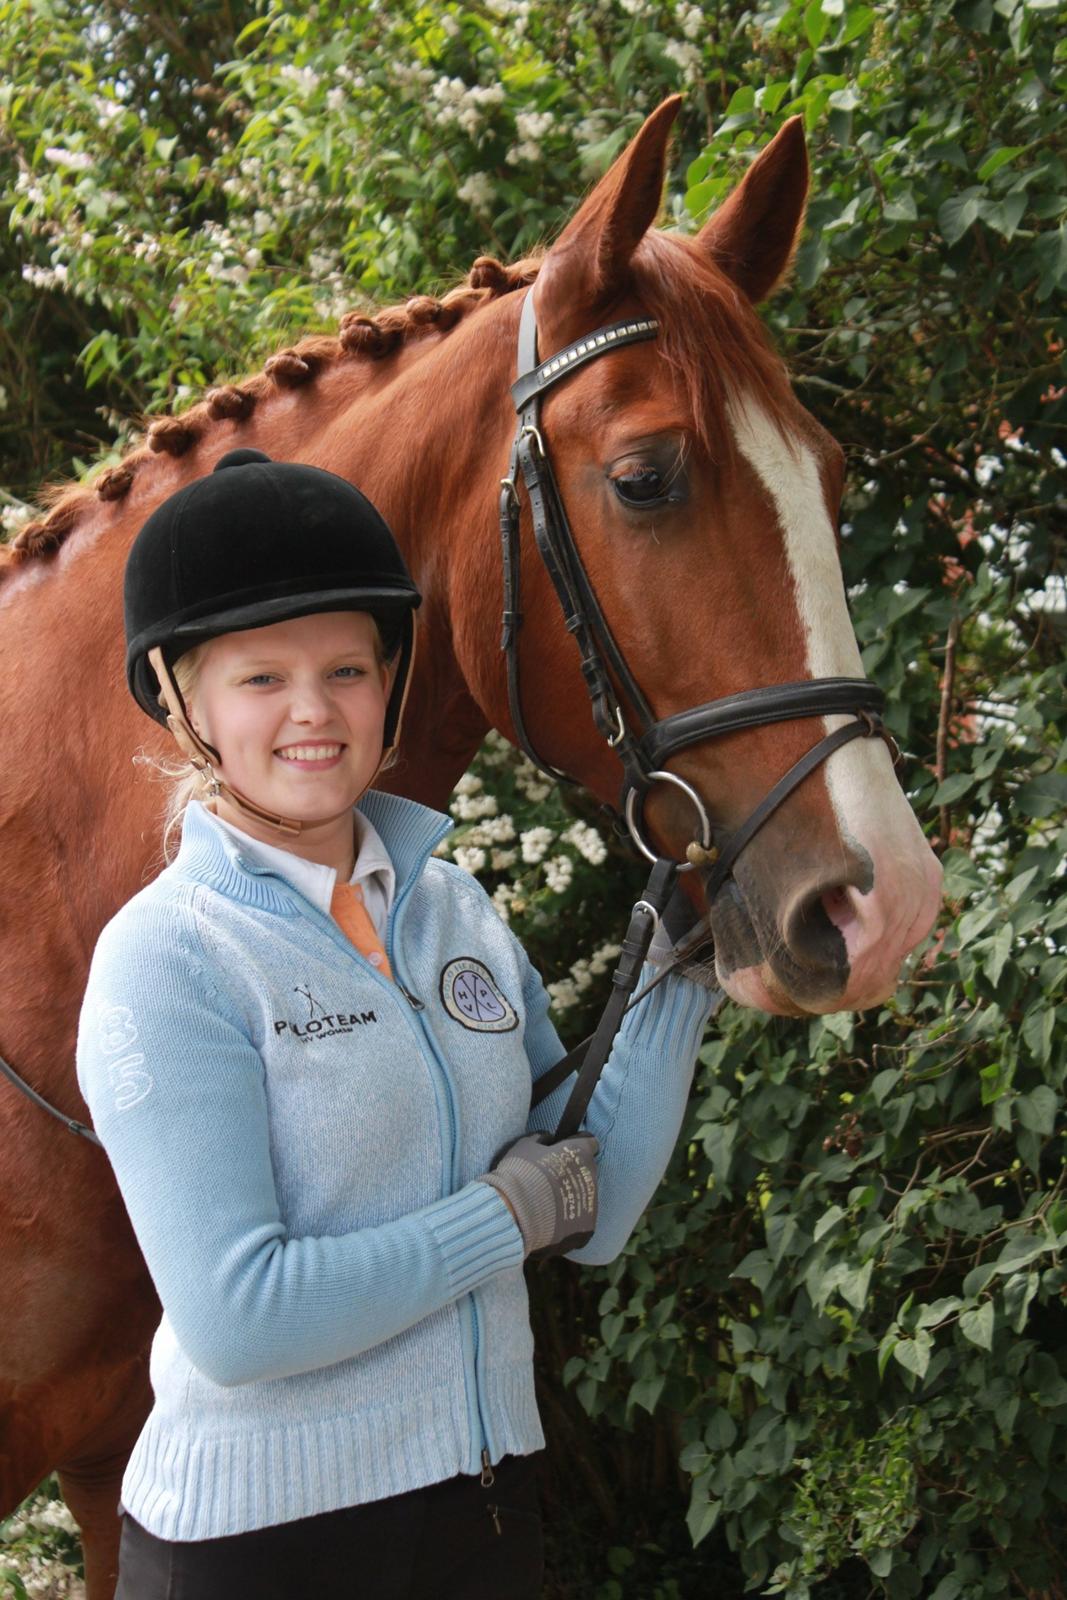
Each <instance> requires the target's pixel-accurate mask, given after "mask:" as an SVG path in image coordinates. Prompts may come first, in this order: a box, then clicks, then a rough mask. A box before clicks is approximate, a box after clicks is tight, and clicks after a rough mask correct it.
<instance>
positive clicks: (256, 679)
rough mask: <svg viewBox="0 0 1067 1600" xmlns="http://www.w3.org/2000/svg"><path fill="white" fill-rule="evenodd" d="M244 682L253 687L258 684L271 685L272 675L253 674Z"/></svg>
mask: <svg viewBox="0 0 1067 1600" xmlns="http://www.w3.org/2000/svg"><path fill="white" fill-rule="evenodd" d="M245 682H246V683H248V684H252V685H253V686H255V685H257V684H260V683H273V682H274V674H273V672H255V673H253V675H252V676H251V677H250V678H246V679H245Z"/></svg>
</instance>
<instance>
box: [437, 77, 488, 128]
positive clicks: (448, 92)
mask: <svg viewBox="0 0 1067 1600" xmlns="http://www.w3.org/2000/svg"><path fill="white" fill-rule="evenodd" d="M430 98H431V100H432V101H433V102H434V106H433V109H432V111H431V116H432V118H433V121H434V122H436V124H437V126H438V127H439V128H447V127H450V126H452V125H453V124H455V126H457V127H459V128H461V129H462V130H463V132H464V133H465V134H467V136H468V137H469V138H471V139H473V138H474V136H475V134H477V133H478V132H479V131H480V129H481V127H482V124H483V123H484V121H485V116H486V112H487V111H489V110H491V109H492V108H493V106H499V105H502V104H503V101H504V86H503V84H501V83H473V84H467V83H464V81H463V79H462V78H438V79H437V82H436V83H435V84H434V85H433V87H432V88H431V90H430Z"/></svg>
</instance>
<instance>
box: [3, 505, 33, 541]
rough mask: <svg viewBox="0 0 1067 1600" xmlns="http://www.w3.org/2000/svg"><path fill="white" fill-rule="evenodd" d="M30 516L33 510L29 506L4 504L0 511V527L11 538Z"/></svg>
mask: <svg viewBox="0 0 1067 1600" xmlns="http://www.w3.org/2000/svg"><path fill="white" fill-rule="evenodd" d="M32 516H33V511H32V509H31V508H30V507H29V506H5V507H4V509H3V510H2V511H0V528H3V530H4V532H5V533H6V534H7V536H8V538H11V536H12V535H13V534H16V533H18V531H19V529H20V528H21V527H23V526H24V525H25V524H26V523H27V522H29V520H30V518H31V517H32Z"/></svg>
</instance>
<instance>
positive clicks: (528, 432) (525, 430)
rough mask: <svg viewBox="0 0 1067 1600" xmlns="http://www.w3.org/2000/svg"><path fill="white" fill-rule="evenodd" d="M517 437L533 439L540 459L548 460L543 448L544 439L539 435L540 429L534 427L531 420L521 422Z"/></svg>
mask: <svg viewBox="0 0 1067 1600" xmlns="http://www.w3.org/2000/svg"><path fill="white" fill-rule="evenodd" d="M519 438H520V439H533V440H534V441H535V443H536V445H537V454H538V455H539V456H540V457H541V460H542V461H547V460H548V452H547V451H546V449H545V441H544V440H543V439H542V437H541V430H540V429H539V428H536V427H535V426H534V424H533V423H532V422H524V423H523V425H522V431H521V432H520V434H519Z"/></svg>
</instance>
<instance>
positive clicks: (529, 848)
mask: <svg viewBox="0 0 1067 1600" xmlns="http://www.w3.org/2000/svg"><path fill="white" fill-rule="evenodd" d="M555 837H556V836H555V834H554V833H553V832H552V829H551V828H527V830H526V832H525V833H521V834H520V835H519V848H520V849H521V851H522V859H523V860H524V861H525V862H526V864H527V866H530V867H535V866H536V865H537V863H538V862H539V861H543V860H544V858H545V856H546V855H547V854H548V847H549V845H550V844H551V843H552V841H553V839H554V838H555Z"/></svg>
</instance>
